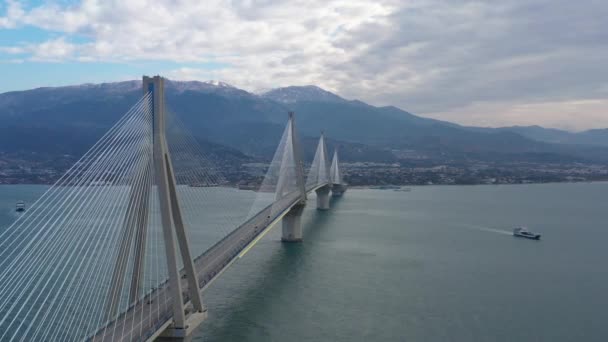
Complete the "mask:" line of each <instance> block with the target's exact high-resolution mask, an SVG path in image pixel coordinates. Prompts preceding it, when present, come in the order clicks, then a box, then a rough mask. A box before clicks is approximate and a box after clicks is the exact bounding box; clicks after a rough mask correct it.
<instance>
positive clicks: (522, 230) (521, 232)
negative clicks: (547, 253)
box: [513, 227, 540, 240]
mask: <svg viewBox="0 0 608 342" xmlns="http://www.w3.org/2000/svg"><path fill="white" fill-rule="evenodd" d="M513 236H517V237H523V238H526V239H532V240H540V234H536V233H532V232H531V231H529V230H528V229H527V228H526V227H517V228H515V229H513Z"/></svg>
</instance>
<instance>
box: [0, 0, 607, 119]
mask: <svg viewBox="0 0 608 342" xmlns="http://www.w3.org/2000/svg"><path fill="white" fill-rule="evenodd" d="M606 18H608V1H606V0H577V1H572V0H501V1H498V0H496V1H491V0H488V1H465V0H449V1H448V0H373V1H367V0H224V1H220V0H205V1H200V0H154V1H145V0H129V1H124V0H81V1H78V0H55V1H40V0H31V1H16V0H0V75H1V77H2V78H1V79H2V82H0V92H6V91H12V90H23V89H30V88H34V87H40V86H61V85H71V84H79V83H98V82H112V81H122V80H130V79H139V78H141V76H142V75H143V74H160V75H163V76H165V77H168V78H171V79H179V80H210V79H214V80H221V81H224V82H227V83H229V84H232V85H234V86H236V87H239V88H243V89H246V90H249V91H252V92H260V91H263V90H267V89H271V88H275V87H282V86H289V85H308V84H314V85H317V86H320V87H322V88H324V89H327V90H329V91H332V92H335V93H337V94H339V95H341V96H342V97H345V98H348V99H360V100H362V101H365V102H368V103H370V104H374V105H394V106H397V107H400V108H402V109H404V110H407V111H409V112H411V113H414V114H417V115H421V116H426V117H432V118H438V119H442V120H447V121H452V122H457V123H461V124H466V125H476V126H508V125H542V126H545V127H555V128H561V129H568V130H583V129H589V128H605V127H608V111H607V108H608V65H607V61H608V20H607V19H606Z"/></svg>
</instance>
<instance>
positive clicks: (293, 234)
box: [281, 203, 305, 242]
mask: <svg viewBox="0 0 608 342" xmlns="http://www.w3.org/2000/svg"><path fill="white" fill-rule="evenodd" d="M304 206H305V204H304V203H299V204H296V205H295V206H293V207H292V208H291V209H290V210H289V212H288V213H287V214H286V215H285V216H283V220H282V221H283V236H281V241H283V242H301V241H302V212H303V211H304Z"/></svg>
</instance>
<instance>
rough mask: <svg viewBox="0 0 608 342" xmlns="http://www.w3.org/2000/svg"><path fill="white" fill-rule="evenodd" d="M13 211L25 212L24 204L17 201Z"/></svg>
mask: <svg viewBox="0 0 608 342" xmlns="http://www.w3.org/2000/svg"><path fill="white" fill-rule="evenodd" d="M15 211H16V212H18V213H22V212H24V211H25V202H23V201H17V205H16V207H15Z"/></svg>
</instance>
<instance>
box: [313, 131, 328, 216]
mask: <svg viewBox="0 0 608 342" xmlns="http://www.w3.org/2000/svg"><path fill="white" fill-rule="evenodd" d="M317 154H319V156H318V157H317V158H318V159H319V170H318V172H319V174H318V175H317V181H318V182H322V183H327V184H325V185H324V186H322V187H320V188H318V189H317V190H315V192H316V193H317V209H318V210H329V192H330V190H331V182H330V181H329V168H328V166H329V163H328V160H327V146H326V145H325V133H324V132H321V137H320V138H319V145H318V146H317Z"/></svg>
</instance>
